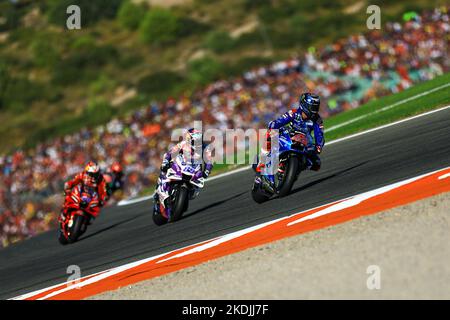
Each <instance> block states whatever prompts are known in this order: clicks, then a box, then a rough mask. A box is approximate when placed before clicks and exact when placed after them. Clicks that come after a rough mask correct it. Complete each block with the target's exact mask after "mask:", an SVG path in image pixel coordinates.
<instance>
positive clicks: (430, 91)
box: [327, 83, 450, 132]
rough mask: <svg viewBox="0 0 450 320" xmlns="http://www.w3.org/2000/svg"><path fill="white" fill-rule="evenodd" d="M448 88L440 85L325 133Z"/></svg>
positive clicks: (328, 130) (336, 126)
mask: <svg viewBox="0 0 450 320" xmlns="http://www.w3.org/2000/svg"><path fill="white" fill-rule="evenodd" d="M448 86H450V83H446V84H444V85H442V86H439V87H436V88H433V89H431V90H428V91H425V92H422V93H419V94H416V95H415V96H411V97H409V98H406V99H403V100H400V101H397V102H396V103H393V104H389V105H387V106H385V107H383V108H381V109H378V110H375V111H372V112H370V113H367V114H365V115H362V116H359V117H356V118H353V119H351V120H348V121H345V122H342V123H340V124H337V125H335V126H333V127H330V128H328V129H327V132H330V131H333V130H336V129H339V128H342V127H345V126H347V125H349V124H352V123H354V122H358V121H359V120H362V119H365V118H367V117H370V116H373V115H374V114H377V113H380V112H384V111H387V110H389V109H392V108H395V107H397V106H399V105H402V104H404V103H406V102H409V101H412V100H416V99H418V98H421V97H423V96H426V95H429V94H431V93H433V92H435V91H439V90H441V89H444V88H446V87H448Z"/></svg>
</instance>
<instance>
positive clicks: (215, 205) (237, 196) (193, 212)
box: [180, 192, 247, 220]
mask: <svg viewBox="0 0 450 320" xmlns="http://www.w3.org/2000/svg"><path fill="white" fill-rule="evenodd" d="M246 193H247V192H241V193H238V194H236V195H234V196H232V197H229V198H227V199H224V200H221V201H217V202H214V203H211V204H210V205H207V206H206V207H203V208H200V209H197V210H195V211H192V212H191V213H188V214H186V215H183V216H182V217H181V219H180V220H183V219H185V218H188V217H190V216H193V215H195V214H197V213H200V212H202V211H205V210H208V209H211V208H214V207H217V206H220V205H221V204H224V203H226V202H228V201H231V200H233V199H236V198H239V197H240V196H242V195H243V194H246Z"/></svg>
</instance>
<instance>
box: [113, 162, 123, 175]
mask: <svg viewBox="0 0 450 320" xmlns="http://www.w3.org/2000/svg"><path fill="white" fill-rule="evenodd" d="M111 171H112V172H113V173H115V174H121V173H122V172H123V168H122V166H121V165H120V163H119V162H114V163H113V164H112V165H111Z"/></svg>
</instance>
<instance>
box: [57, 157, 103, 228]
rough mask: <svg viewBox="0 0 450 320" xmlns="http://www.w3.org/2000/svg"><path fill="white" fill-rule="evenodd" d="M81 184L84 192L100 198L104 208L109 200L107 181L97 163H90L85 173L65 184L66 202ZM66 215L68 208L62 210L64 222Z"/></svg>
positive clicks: (100, 203) (99, 200)
mask: <svg viewBox="0 0 450 320" xmlns="http://www.w3.org/2000/svg"><path fill="white" fill-rule="evenodd" d="M80 184H81V186H82V188H83V191H85V192H88V193H89V194H92V195H94V196H96V197H98V202H99V205H100V207H102V206H103V205H104V203H105V202H106V201H107V200H108V193H107V189H106V181H105V179H104V177H103V175H102V174H101V173H100V168H99V166H98V165H97V164H96V163H95V162H93V161H90V162H89V163H88V164H87V165H86V167H85V169H84V171H82V172H80V173H78V174H77V175H76V176H75V177H74V178H73V179H72V180H69V181H67V182H66V183H65V184H64V194H65V196H66V200H67V198H68V197H70V195H71V191H72V189H73V188H74V187H75V186H77V185H80ZM66 214H67V208H66V207H63V209H62V210H61V219H63V220H64V219H65V217H66Z"/></svg>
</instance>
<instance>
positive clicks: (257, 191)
mask: <svg viewBox="0 0 450 320" xmlns="http://www.w3.org/2000/svg"><path fill="white" fill-rule="evenodd" d="M252 198H253V200H254V201H255V202H256V203H263V202H266V201H267V200H269V199H270V196H267V195H266V194H264V193H263V191H262V190H261V187H260V186H257V185H256V184H255V185H253V188H252Z"/></svg>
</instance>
